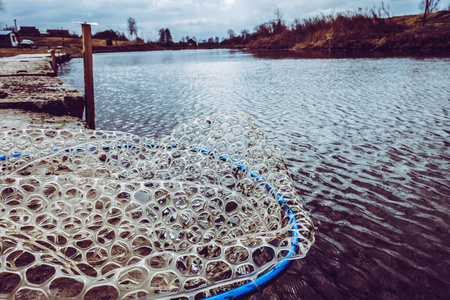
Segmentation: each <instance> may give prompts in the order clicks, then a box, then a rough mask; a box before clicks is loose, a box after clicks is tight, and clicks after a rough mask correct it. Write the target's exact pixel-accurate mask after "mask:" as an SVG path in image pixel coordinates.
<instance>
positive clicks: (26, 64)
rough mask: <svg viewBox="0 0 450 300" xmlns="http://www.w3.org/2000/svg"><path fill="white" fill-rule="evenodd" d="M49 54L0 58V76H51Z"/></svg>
mask: <svg viewBox="0 0 450 300" xmlns="http://www.w3.org/2000/svg"><path fill="white" fill-rule="evenodd" d="M50 61H51V57H50V54H27V55H24V54H22V55H17V56H13V57H3V58H0V66H1V68H0V76H16V75H28V76H29V75H53V70H52V68H51V64H50Z"/></svg>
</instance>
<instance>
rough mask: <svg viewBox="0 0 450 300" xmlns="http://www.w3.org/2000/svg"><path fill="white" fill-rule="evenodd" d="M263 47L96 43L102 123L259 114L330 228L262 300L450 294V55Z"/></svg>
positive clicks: (141, 125) (321, 225)
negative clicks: (110, 46)
mask: <svg viewBox="0 0 450 300" xmlns="http://www.w3.org/2000/svg"><path fill="white" fill-rule="evenodd" d="M264 53H265V54H261V53H259V54H255V53H253V52H252V53H250V52H237V51H228V50H197V51H194V50H192V51H167V52H148V53H131V54H130V53H113V54H100V55H95V56H94V69H95V92H96V105H97V109H96V113H97V127H98V128H99V129H110V130H124V131H129V132H133V133H136V134H139V135H143V136H147V137H150V138H151V137H154V138H157V137H159V136H161V135H165V134H168V133H170V131H171V130H172V129H173V128H174V126H176V125H177V124H180V123H183V122H186V121H187V120H190V119H192V118H195V117H197V116H200V115H209V114H219V113H226V112H243V113H246V114H249V115H250V116H251V117H253V118H254V119H255V122H256V124H257V125H258V126H260V127H262V129H263V130H264V131H265V132H266V134H267V136H268V137H269V138H270V139H271V140H272V141H273V142H274V143H275V144H276V146H277V148H278V149H280V150H281V151H282V152H283V153H284V157H285V159H286V164H287V165H288V167H289V169H290V171H291V173H292V177H293V180H294V182H295V187H296V189H297V191H298V192H299V194H300V195H301V196H302V197H303V199H304V200H305V204H306V206H307V208H308V209H310V210H311V213H312V217H313V219H314V222H315V224H316V226H317V235H316V237H317V240H316V244H315V245H314V247H313V248H312V250H311V251H310V253H309V254H308V256H307V257H306V258H305V259H302V260H299V261H296V262H295V264H294V266H293V267H292V268H291V269H290V270H289V271H288V272H287V273H286V274H285V275H284V276H283V277H282V278H281V279H280V280H278V281H277V282H276V283H275V284H273V285H271V286H270V287H268V288H267V289H265V290H264V291H263V293H262V294H260V295H258V296H255V297H254V299H299V298H303V299H356V298H358V299H369V298H372V299H373V298H376V299H416V298H426V299H444V298H446V297H447V293H448V286H449V285H450V260H449V257H450V256H449V252H450V244H449V241H450V234H449V232H450V226H449V223H448V220H449V216H450V201H449V200H450V199H449V195H450V181H449V178H450V150H449V144H450V126H449V124H450V117H449V114H448V111H449V110H450V102H449V100H450V86H449V84H448V83H449V82H450V61H449V60H448V59H439V58H431V59H414V58H401V57H394V58H385V59H371V58H361V59H349V58H344V59H343V58H338V59H336V58H332V59H331V58H323V59H318V60H317V59H310V58H311V57H309V58H308V59H292V58H294V57H287V58H288V59H286V57H285V56H284V54H283V56H282V55H281V54H277V55H278V58H279V59H273V58H274V57H273V52H272V54H271V56H270V59H267V58H268V56H267V55H268V54H267V53H268V52H266V51H265V52H264ZM288 54H289V55H291V54H292V53H291V52H289V53H288ZM261 58H264V59H261ZM81 74H82V63H81V60H72V61H71V62H70V63H69V64H67V65H66V66H65V73H64V74H63V75H62V79H63V80H65V81H67V82H68V83H70V84H72V85H73V86H75V87H76V88H77V89H79V90H82V89H83V81H82V77H81V76H82V75H81Z"/></svg>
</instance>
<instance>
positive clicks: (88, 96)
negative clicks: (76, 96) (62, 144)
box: [81, 23, 95, 129]
mask: <svg viewBox="0 0 450 300" xmlns="http://www.w3.org/2000/svg"><path fill="white" fill-rule="evenodd" d="M81 31H82V36H83V61H84V103H85V108H86V110H85V112H86V122H87V124H88V126H89V128H90V129H95V103H94V72H93V63H92V36H91V25H90V24H84V23H82V24H81Z"/></svg>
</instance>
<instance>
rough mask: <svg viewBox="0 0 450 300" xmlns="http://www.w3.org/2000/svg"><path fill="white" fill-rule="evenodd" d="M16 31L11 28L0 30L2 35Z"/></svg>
mask: <svg viewBox="0 0 450 300" xmlns="http://www.w3.org/2000/svg"><path fill="white" fill-rule="evenodd" d="M13 32H14V31H11V30H0V35H8V34H10V33H13Z"/></svg>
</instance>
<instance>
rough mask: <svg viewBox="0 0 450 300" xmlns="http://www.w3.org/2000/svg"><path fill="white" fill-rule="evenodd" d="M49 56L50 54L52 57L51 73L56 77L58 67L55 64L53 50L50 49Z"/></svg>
mask: <svg viewBox="0 0 450 300" xmlns="http://www.w3.org/2000/svg"><path fill="white" fill-rule="evenodd" d="M50 54H51V56H52V69H53V73H55V75H56V73H57V72H58V66H57V64H56V55H55V49H51V50H50Z"/></svg>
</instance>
